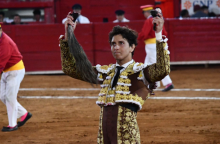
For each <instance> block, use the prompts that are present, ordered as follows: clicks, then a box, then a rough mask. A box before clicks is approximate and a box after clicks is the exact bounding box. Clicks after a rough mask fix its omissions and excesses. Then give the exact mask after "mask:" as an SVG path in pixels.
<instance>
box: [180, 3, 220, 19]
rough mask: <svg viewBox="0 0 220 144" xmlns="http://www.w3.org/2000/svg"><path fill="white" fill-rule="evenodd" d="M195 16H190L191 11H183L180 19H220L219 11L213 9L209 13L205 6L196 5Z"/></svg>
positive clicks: (194, 8)
mask: <svg viewBox="0 0 220 144" xmlns="http://www.w3.org/2000/svg"><path fill="white" fill-rule="evenodd" d="M193 12H194V14H192V15H189V11H188V10H187V9H183V10H182V11H181V12H180V17H179V18H180V19H182V18H202V17H219V16H220V15H218V13H219V12H218V9H212V10H211V11H209V8H208V7H207V6H205V5H203V6H202V7H201V6H200V5H194V7H193Z"/></svg>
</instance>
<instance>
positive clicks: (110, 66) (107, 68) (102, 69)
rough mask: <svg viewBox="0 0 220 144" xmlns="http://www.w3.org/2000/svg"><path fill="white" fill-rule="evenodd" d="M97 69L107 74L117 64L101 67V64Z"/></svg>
mask: <svg viewBox="0 0 220 144" xmlns="http://www.w3.org/2000/svg"><path fill="white" fill-rule="evenodd" d="M95 67H96V70H97V71H98V72H100V73H103V74H107V73H108V72H110V71H111V70H112V69H113V68H114V67H115V64H110V65H103V66H101V65H100V64H97V65H96V66H95Z"/></svg>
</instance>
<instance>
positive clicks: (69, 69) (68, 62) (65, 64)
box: [60, 39, 83, 80]
mask: <svg viewBox="0 0 220 144" xmlns="http://www.w3.org/2000/svg"><path fill="white" fill-rule="evenodd" d="M60 49H61V64H62V70H63V72H64V73H65V74H66V75H69V76H70V77H72V78H76V79H80V80H83V79H82V77H81V76H80V73H79V72H77V70H76V60H75V59H74V57H73V56H72V55H71V53H70V51H69V46H68V43H67V41H65V40H62V39H61V40H60Z"/></svg>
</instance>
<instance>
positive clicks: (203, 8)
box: [201, 5, 209, 10]
mask: <svg viewBox="0 0 220 144" xmlns="http://www.w3.org/2000/svg"><path fill="white" fill-rule="evenodd" d="M205 9H207V10H208V9H209V8H208V7H207V6H205V5H203V6H202V7H201V10H205Z"/></svg>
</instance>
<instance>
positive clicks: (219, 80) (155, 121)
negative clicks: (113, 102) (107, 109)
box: [0, 68, 220, 144]
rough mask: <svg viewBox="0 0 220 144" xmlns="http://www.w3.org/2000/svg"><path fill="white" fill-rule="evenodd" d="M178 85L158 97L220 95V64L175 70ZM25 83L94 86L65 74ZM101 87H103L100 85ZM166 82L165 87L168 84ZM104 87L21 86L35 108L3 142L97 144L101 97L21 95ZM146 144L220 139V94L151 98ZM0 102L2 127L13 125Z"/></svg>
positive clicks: (144, 113)
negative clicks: (202, 98)
mask: <svg viewBox="0 0 220 144" xmlns="http://www.w3.org/2000/svg"><path fill="white" fill-rule="evenodd" d="M170 76H171V78H172V80H173V83H174V85H175V89H186V88H191V89H218V90H211V91H204V90H203V91H192V90H190V91H170V92H166V93H164V92H160V91H156V92H155V93H156V95H155V96H154V97H204V98H205V97H216V98H220V68H208V69H205V68H202V69H186V70H183V69H181V70H174V71H172V72H171V75H170ZM21 88H92V86H91V85H90V84H87V83H85V82H82V81H79V80H75V79H72V78H70V77H68V76H65V75H26V76H25V78H24V80H23V82H22V84H21ZM97 88H98V87H97ZM162 88H163V87H162ZM98 93H99V91H98V90H91V91H87V90H77V91H71V90H56V91H55V90H51V89H49V90H39V91H37V90H32V91H27V90H26V91H24V90H21V91H20V92H19V94H18V101H19V102H20V103H21V104H22V105H23V106H24V107H25V108H26V109H27V110H28V111H30V112H31V113H32V114H33V117H32V118H31V119H30V120H29V121H28V122H27V123H26V124H25V125H24V126H23V127H21V128H19V130H17V131H14V132H10V133H3V132H0V144H96V137H97V131H98V118H99V110H100V108H99V107H98V106H97V105H96V104H95V101H96V99H25V98H21V97H20V96H97V95H98ZM137 119H138V123H139V128H140V132H141V141H142V144H220V100H186V99H185V100H181V99H180V100H172V99H170V100H163V99H148V100H147V101H146V102H145V105H144V106H143V109H142V110H141V111H140V112H138V118H137ZM7 124H8V119H7V113H6V107H5V105H4V104H3V103H1V102H0V127H3V126H7Z"/></svg>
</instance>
